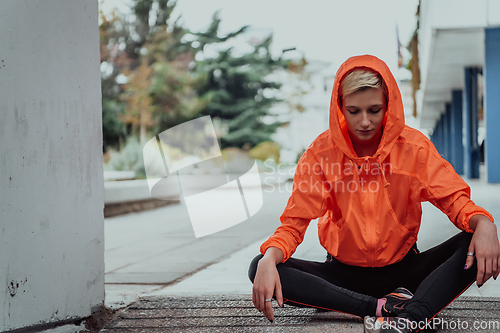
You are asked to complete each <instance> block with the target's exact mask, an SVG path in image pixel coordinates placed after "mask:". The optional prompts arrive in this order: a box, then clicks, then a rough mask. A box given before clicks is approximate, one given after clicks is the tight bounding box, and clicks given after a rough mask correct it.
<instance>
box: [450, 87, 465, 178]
mask: <svg viewBox="0 0 500 333" xmlns="http://www.w3.org/2000/svg"><path fill="white" fill-rule="evenodd" d="M462 98H463V97H462V90H453V91H452V93H451V141H452V151H453V153H452V156H453V163H452V164H453V168H455V171H456V172H457V173H458V174H459V175H463V174H464V145H463V135H462V128H463V117H462V104H463V103H462Z"/></svg>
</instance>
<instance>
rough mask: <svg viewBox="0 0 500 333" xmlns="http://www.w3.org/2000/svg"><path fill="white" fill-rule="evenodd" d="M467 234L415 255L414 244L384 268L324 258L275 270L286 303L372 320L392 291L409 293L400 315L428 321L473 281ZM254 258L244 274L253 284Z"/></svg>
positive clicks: (296, 261)
mask: <svg viewBox="0 0 500 333" xmlns="http://www.w3.org/2000/svg"><path fill="white" fill-rule="evenodd" d="M471 238H472V234H469V233H466V232H461V233H459V234H457V235H455V236H453V237H452V238H450V239H448V240H447V241H445V242H444V243H442V244H440V245H438V246H435V247H433V248H432V249H429V250H427V251H425V252H422V253H418V250H417V249H416V246H414V247H413V248H412V249H411V250H410V251H409V252H408V254H406V256H405V257H404V258H403V259H402V260H401V261H399V262H397V263H395V264H392V265H388V266H384V267H375V268H371V267H359V266H350V265H346V264H343V263H341V262H340V261H338V260H336V259H335V258H331V256H328V257H329V258H328V259H327V261H326V262H324V263H320V262H312V261H306V260H300V259H294V258H290V259H288V260H287V261H286V262H285V263H281V264H278V265H277V266H276V268H277V269H278V273H279V276H280V280H281V287H282V292H283V299H284V302H285V303H286V304H290V305H295V306H300V307H315V308H322V309H327V310H334V311H341V312H345V313H350V314H353V315H357V316H360V317H361V318H363V317H364V316H366V315H369V316H375V311H376V306H377V300H378V298H381V297H383V296H384V295H386V294H389V293H390V292H392V291H393V290H394V289H396V288H398V287H405V288H407V289H409V290H410V291H411V292H412V293H414V296H413V298H412V299H411V300H410V301H409V302H408V303H407V304H406V306H405V310H404V312H403V313H401V314H400V317H406V318H408V319H410V320H414V321H417V322H421V321H429V320H430V319H431V318H433V317H434V316H435V315H436V314H437V313H438V312H439V311H441V310H442V309H443V308H445V307H446V306H447V305H448V304H449V303H451V302H452V301H453V300H454V299H455V298H457V297H458V296H459V295H460V294H461V293H463V292H464V291H465V290H466V289H467V288H468V287H469V286H470V285H471V284H472V283H473V282H474V281H475V279H476V275H477V267H476V263H475V262H474V265H473V266H472V267H471V268H470V269H468V270H464V265H465V260H466V254H467V252H468V248H469V244H470V241H471ZM261 258H262V255H258V256H257V257H255V258H254V259H253V261H252V263H251V265H250V269H249V272H248V275H249V277H250V280H251V281H252V283H253V280H254V278H255V272H256V270H257V263H258V261H259V260H260V259H261Z"/></svg>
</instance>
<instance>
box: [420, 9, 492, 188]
mask: <svg viewBox="0 0 500 333" xmlns="http://www.w3.org/2000/svg"><path fill="white" fill-rule="evenodd" d="M418 45H419V57H420V69H421V86H420V91H419V92H418V95H417V108H418V125H419V127H420V128H424V129H428V130H429V133H431V140H432V141H433V142H434V144H435V145H436V148H437V149H438V151H439V152H440V153H441V154H442V155H443V156H444V157H445V158H446V159H447V160H448V161H449V162H451V164H452V165H453V167H454V168H455V170H456V171H457V172H458V173H459V174H464V175H465V176H466V177H468V178H479V177H481V178H483V179H485V180H486V181H487V182H489V183H500V172H498V170H499V169H500V154H499V152H500V150H499V149H498V148H497V142H498V141H499V140H500V131H499V130H498V128H499V127H500V94H499V91H500V1H498V0H477V1H469V0H422V1H421V5H420V28H419V44H418ZM482 160H484V167H480V164H481V161H482ZM480 170H481V172H480Z"/></svg>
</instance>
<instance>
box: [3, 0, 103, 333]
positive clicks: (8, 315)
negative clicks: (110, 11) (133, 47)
mask: <svg viewBox="0 0 500 333" xmlns="http://www.w3.org/2000/svg"><path fill="white" fill-rule="evenodd" d="M97 5H98V3H97V1H95V0H94V1H81V0H5V1H2V3H1V9H0V143H1V149H0V170H1V172H0V221H1V226H2V229H1V232H0V258H1V259H0V298H1V301H0V331H1V332H5V331H11V330H16V332H18V331H19V332H20V331H22V332H25V331H29V332H38V331H40V330H42V329H44V328H50V327H51V326H54V325H56V324H57V323H62V322H71V321H75V320H78V319H82V318H85V317H87V316H89V315H90V314H91V313H92V312H93V311H95V310H97V309H98V308H99V307H100V306H101V305H102V304H103V303H104V218H103V202H104V186H103V175H102V110H101V85H100V82H101V81H100V70H99V66H100V59H99V31H98V16H97V15H98V8H97Z"/></svg>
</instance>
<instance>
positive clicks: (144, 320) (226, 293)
mask: <svg viewBox="0 0 500 333" xmlns="http://www.w3.org/2000/svg"><path fill="white" fill-rule="evenodd" d="M469 183H470V185H471V189H472V198H473V199H474V201H475V202H476V203H477V204H478V205H481V206H483V207H485V208H486V209H488V210H489V211H490V212H491V213H492V214H493V215H494V216H496V217H497V218H500V185H491V184H484V183H480V182H478V181H470V182H469ZM280 200H282V199H280ZM278 201H279V200H277V201H276V202H275V203H274V205H276V206H275V207H274V209H275V210H276V211H277V212H278V215H279V213H280V211H281V210H282V208H283V207H284V206H279V205H277V204H278ZM281 204H283V203H281ZM274 205H273V206H274ZM269 223H271V224H272V228H271V229H274V228H275V226H277V223H274V222H269ZM260 227H261V228H262V227H264V226H262V225H261V226H260ZM267 228H269V227H267ZM271 232H272V231H271ZM271 232H268V233H267V234H266V236H265V237H260V238H255V240H254V241H253V242H251V243H250V244H249V245H247V246H245V247H243V248H241V249H240V250H238V251H233V252H232V253H231V254H230V255H229V256H228V257H226V258H225V259H224V260H221V261H218V262H216V263H214V264H212V265H210V266H208V267H206V268H204V269H202V270H200V271H198V272H197V273H195V274H193V275H190V276H187V277H185V278H183V279H182V281H180V282H178V283H175V284H173V285H167V286H165V285H158V284H156V285H155V284H152V285H140V284H137V285H133V286H131V285H110V284H107V285H106V294H107V300H106V304H107V305H109V306H111V307H114V308H117V307H123V305H124V304H128V303H130V302H132V301H134V300H135V299H137V298H138V297H140V296H142V297H141V298H140V300H139V301H137V302H136V303H134V304H132V305H131V306H129V307H128V308H126V309H125V310H124V311H123V312H122V313H121V314H120V316H119V317H118V318H117V320H115V321H114V322H113V323H111V324H110V325H108V326H107V328H106V329H105V330H103V332H108V331H109V332H215V331H217V332H327V331H339V332H342V331H345V332H361V331H362V324H361V321H360V319H359V318H356V317H353V316H348V315H344V314H338V313H331V312H330V313H317V312H316V310H313V309H296V308H293V307H288V308H285V309H279V308H277V312H276V320H275V322H274V323H273V324H270V323H269V322H268V321H267V320H266V319H265V318H264V317H263V316H262V315H261V314H260V313H259V312H258V311H257V310H255V309H254V308H253V306H252V303H251V296H250V294H251V288H252V286H251V283H250V281H249V280H248V277H247V270H248V264H249V262H250V261H251V259H252V258H253V257H254V256H255V255H256V254H258V253H259V246H260V244H261V243H262V242H263V241H264V240H265V239H266V238H267V235H270V233H271ZM457 232H458V230H457V229H456V228H455V226H453V224H452V223H450V222H449V220H448V219H447V217H446V216H445V215H444V214H443V213H442V212H440V211H439V210H437V209H436V208H435V207H433V206H432V205H430V204H427V203H425V204H424V206H423V223H422V228H421V231H420V239H419V241H418V242H417V244H418V247H419V248H420V250H426V249H428V248H430V247H432V246H433V245H436V244H438V243H440V242H442V241H444V240H446V239H447V238H449V237H450V236H452V235H454V234H456V233H457ZM207 250H208V249H207ZM294 256H295V257H298V258H303V259H308V260H317V261H323V260H324V259H325V250H324V249H323V248H322V247H321V246H320V245H319V242H318V240H317V228H316V223H315V221H313V222H311V225H310V227H309V229H308V231H307V233H306V236H305V239H304V242H303V243H302V244H301V245H300V246H299V247H298V249H297V251H296V253H295V254H294ZM464 261H465V259H464ZM113 287H115V288H117V289H116V290H114V292H113V289H112V288H113ZM108 296H112V297H111V298H109V297H108ZM113 297H114V300H113ZM117 301H121V302H122V304H121V305H120V304H118V303H117ZM438 318H442V319H446V320H449V321H453V322H456V321H457V320H459V319H460V320H462V321H463V320H467V321H468V324H467V325H469V326H468V329H467V330H457V329H454V330H442V329H440V330H438V332H462V331H463V332H470V331H475V330H472V329H471V327H472V325H473V324H474V320H478V324H479V325H480V324H481V323H487V321H488V320H499V321H500V279H499V280H497V281H493V280H490V281H488V282H487V283H486V284H485V285H484V286H483V287H482V288H481V289H478V288H477V286H476V284H473V285H472V286H471V287H470V288H469V289H468V290H467V291H466V292H465V293H464V294H463V295H462V296H461V297H460V298H459V299H457V300H456V301H455V302H453V303H452V304H450V305H449V307H448V308H447V309H446V310H444V311H443V312H442V313H441V314H440V315H439V317H438ZM483 325H484V324H483ZM444 328H446V327H444ZM478 331H479V332H500V327H499V329H498V330H497V329H496V328H495V329H491V328H488V329H485V330H478Z"/></svg>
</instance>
